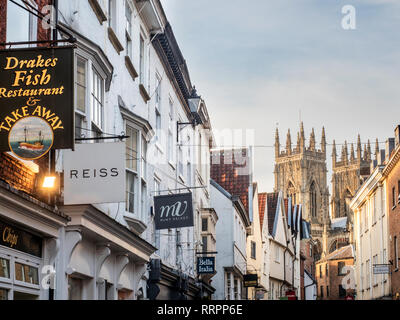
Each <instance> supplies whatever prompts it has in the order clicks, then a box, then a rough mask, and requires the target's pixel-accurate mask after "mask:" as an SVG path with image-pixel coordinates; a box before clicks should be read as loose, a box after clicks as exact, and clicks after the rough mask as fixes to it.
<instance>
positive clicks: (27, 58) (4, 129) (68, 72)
mask: <svg viewBox="0 0 400 320" xmlns="http://www.w3.org/2000/svg"><path fill="white" fill-rule="evenodd" d="M73 70H74V68H73V48H72V47H61V48H60V47H59V48H29V49H15V50H0V151H11V152H13V153H14V154H15V155H17V156H18V157H20V158H22V159H26V160H34V159H38V158H40V157H42V156H44V155H45V154H46V153H47V152H48V151H49V150H50V149H51V148H54V149H71V148H73V146H74V130H73V112H74V108H73V105H74V100H73V99H74V98H73V97H74V95H73V92H74V90H73V88H74V87H73V81H74V80H73V79H74V78H73Z"/></svg>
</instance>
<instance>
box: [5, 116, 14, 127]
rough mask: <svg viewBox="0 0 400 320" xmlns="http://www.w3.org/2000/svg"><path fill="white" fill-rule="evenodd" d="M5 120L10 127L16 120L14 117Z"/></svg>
mask: <svg viewBox="0 0 400 320" xmlns="http://www.w3.org/2000/svg"><path fill="white" fill-rule="evenodd" d="M4 120H5V121H6V122H7V124H8V126H9V127H11V124H12V123H13V122H16V121H15V120H14V119H12V118H10V117H6V118H5V119H4Z"/></svg>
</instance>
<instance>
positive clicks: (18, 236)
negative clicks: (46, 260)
mask: <svg viewBox="0 0 400 320" xmlns="http://www.w3.org/2000/svg"><path fill="white" fill-rule="evenodd" d="M0 245H2V246H5V247H8V248H12V249H15V250H18V251H22V252H25V253H28V254H31V255H34V256H36V257H41V256H42V238H40V237H38V236H35V235H33V234H31V233H29V232H26V231H24V230H21V229H19V228H17V227H15V226H13V225H10V224H8V223H5V222H2V221H0Z"/></svg>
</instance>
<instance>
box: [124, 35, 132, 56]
mask: <svg viewBox="0 0 400 320" xmlns="http://www.w3.org/2000/svg"><path fill="white" fill-rule="evenodd" d="M125 50H126V55H127V56H128V57H129V58H130V59H131V60H132V40H131V37H130V36H129V34H128V33H126V35H125Z"/></svg>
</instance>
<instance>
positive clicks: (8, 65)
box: [4, 57, 18, 70]
mask: <svg viewBox="0 0 400 320" xmlns="http://www.w3.org/2000/svg"><path fill="white" fill-rule="evenodd" d="M6 59H7V65H6V67H5V68H4V70H10V69H14V68H15V67H16V66H18V59H17V58H15V57H7V58H6ZM12 61H14V65H13V66H11V62H12Z"/></svg>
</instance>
